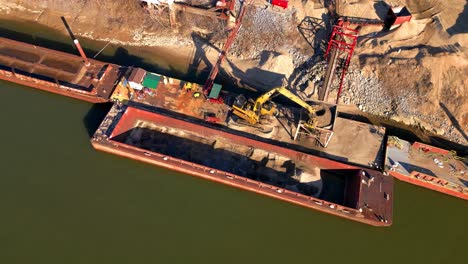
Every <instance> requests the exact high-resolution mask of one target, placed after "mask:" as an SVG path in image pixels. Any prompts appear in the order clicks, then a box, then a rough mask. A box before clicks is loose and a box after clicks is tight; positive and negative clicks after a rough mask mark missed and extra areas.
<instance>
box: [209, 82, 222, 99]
mask: <svg viewBox="0 0 468 264" xmlns="http://www.w3.org/2000/svg"><path fill="white" fill-rule="evenodd" d="M221 88H222V86H221V84H217V83H215V84H213V87H212V88H211V91H210V94H209V95H208V98H212V99H218V97H219V93H220V92H221Z"/></svg>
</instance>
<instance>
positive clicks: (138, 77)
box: [128, 68, 146, 84]
mask: <svg viewBox="0 0 468 264" xmlns="http://www.w3.org/2000/svg"><path fill="white" fill-rule="evenodd" d="M145 75H146V71H145V70H143V69H141V68H135V69H133V71H132V73H131V74H130V76H129V77H128V81H129V82H134V83H138V84H140V83H141V82H142V81H143V78H144V77H145Z"/></svg>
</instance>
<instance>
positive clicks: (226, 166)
mask: <svg viewBox="0 0 468 264" xmlns="http://www.w3.org/2000/svg"><path fill="white" fill-rule="evenodd" d="M91 143H92V145H93V146H94V147H95V148H96V149H98V150H101V151H105V152H109V153H112V154H117V155H120V156H123V157H128V158H132V159H135V160H139V161H143V162H147V163H151V164H154V165H157V166H161V167H165V168H168V169H171V170H176V171H180V172H183V173H187V174H191V175H194V176H198V177H201V178H204V179H208V180H211V181H215V182H220V183H223V184H227V185H230V186H234V187H237V188H241V189H244V190H248V191H253V192H256V193H259V194H262V195H266V196H270V197H274V198H277V199H280V200H283V201H287V202H290V203H294V204H298V205H301V206H304V207H308V208H312V209H315V210H319V211H322V212H325V213H328V214H333V215H337V216H340V217H344V218H347V219H351V220H355V221H359V222H362V223H366V224H370V225H374V226H389V225H391V224H392V213H393V178H392V177H390V176H385V175H383V174H381V173H380V172H377V171H374V170H368V169H362V168H360V167H356V166H352V165H347V164H344V163H340V162H336V161H332V160H328V159H325V158H321V157H317V156H313V155H309V154H304V153H302V152H298V151H295V150H291V149H288V148H283V147H279V146H275V145H272V144H267V143H263V142H260V141H257V140H252V139H249V138H246V137H242V136H238V135H235V134H231V133H227V132H223V131H221V130H219V129H216V128H215V127H210V126H207V124H206V123H205V124H204V123H202V122H200V123H199V124H197V123H193V122H190V121H185V120H180V119H175V118H172V117H169V116H166V115H164V114H163V113H158V111H157V110H156V109H154V111H151V110H147V109H139V108H138V107H136V106H127V105H119V104H115V105H114V106H113V108H112V109H111V110H110V112H109V113H108V115H107V116H106V117H105V119H104V121H103V122H102V124H101V125H100V127H99V128H98V130H97V131H96V133H95V134H94V136H93V137H92V139H91Z"/></svg>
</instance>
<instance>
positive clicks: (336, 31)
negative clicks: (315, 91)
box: [325, 24, 358, 104]
mask: <svg viewBox="0 0 468 264" xmlns="http://www.w3.org/2000/svg"><path fill="white" fill-rule="evenodd" d="M357 33H358V31H357V30H354V29H350V28H348V27H346V25H344V24H341V25H335V26H333V32H332V35H331V37H330V41H329V42H328V47H327V51H326V53H325V58H328V55H329V53H330V52H331V50H332V49H336V50H338V51H339V52H341V54H340V55H341V56H342V55H343V54H344V56H345V62H344V65H343V66H342V70H341V77H340V86H339V88H338V94H337V96H336V104H338V102H339V100H340V96H341V92H342V90H343V81H344V77H345V75H346V71H347V70H348V67H349V63H350V61H351V57H352V56H353V52H354V49H355V47H356V43H357ZM346 39H348V41H350V42H348V41H346ZM340 55H339V56H340ZM339 56H337V57H336V58H338V57H339ZM329 65H334V64H333V63H331V62H329ZM330 78H333V76H330ZM329 82H330V83H332V80H330V81H329Z"/></svg>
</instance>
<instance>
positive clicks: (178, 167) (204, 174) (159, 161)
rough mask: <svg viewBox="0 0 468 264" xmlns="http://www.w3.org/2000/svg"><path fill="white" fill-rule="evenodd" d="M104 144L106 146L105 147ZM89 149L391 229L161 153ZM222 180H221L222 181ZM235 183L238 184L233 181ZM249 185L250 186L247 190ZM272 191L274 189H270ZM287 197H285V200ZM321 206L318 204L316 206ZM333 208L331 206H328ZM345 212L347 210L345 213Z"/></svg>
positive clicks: (123, 148) (111, 146)
mask: <svg viewBox="0 0 468 264" xmlns="http://www.w3.org/2000/svg"><path fill="white" fill-rule="evenodd" d="M106 143H107V144H106ZM91 145H92V146H93V147H94V148H95V149H96V150H98V151H102V152H106V153H109V154H113V155H118V156H121V157H124V158H130V159H133V160H136V161H139V162H145V163H148V164H151V165H155V166H159V167H163V168H166V169H169V170H173V171H177V172H181V173H184V174H189V175H192V176H195V177H199V178H202V179H206V180H210V181H213V182H217V183H222V184H225V185H228V186H232V187H236V188H239V189H242V190H246V191H250V192H254V193H257V194H260V195H264V196H268V197H271V198H275V199H279V200H282V201H285V202H288V203H291V204H295V205H299V206H302V207H306V208H310V209H314V210H317V211H320V212H323V213H327V214H330V215H335V216H339V217H341V218H345V219H349V220H353V221H356V222H360V223H363V224H368V225H372V226H391V225H392V222H393V221H388V222H381V221H373V220H371V219H368V218H366V217H365V216H362V217H357V216H353V215H352V214H349V213H345V211H343V209H344V207H343V206H340V205H336V204H333V203H330V202H327V201H324V200H321V199H315V198H310V199H308V201H306V200H305V199H300V198H301V197H299V196H298V195H297V194H296V193H294V192H291V191H288V190H283V191H281V192H278V191H277V189H278V188H275V187H274V186H270V185H268V184H262V183H261V184H259V185H257V182H255V181H252V180H249V179H245V178H244V179H241V180H240V179H239V178H243V177H236V176H234V177H236V178H233V176H231V175H230V174H228V173H226V172H222V171H217V170H214V169H212V168H209V167H206V166H202V165H198V164H197V165H196V168H193V167H192V168H191V166H193V165H189V164H188V162H186V161H183V160H180V159H177V158H174V157H169V156H165V155H162V154H160V153H155V152H150V151H146V150H141V149H138V148H134V147H129V146H126V145H124V144H120V143H117V142H112V144H109V143H108V142H106V141H104V143H101V142H99V141H96V140H91ZM223 176H224V177H223ZM236 180H237V181H236ZM249 185H251V186H249ZM271 187H273V188H271ZM285 194H286V195H287V194H289V195H288V196H286V195H285ZM319 203H320V204H319ZM330 205H333V206H330ZM345 210H346V209H345Z"/></svg>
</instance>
